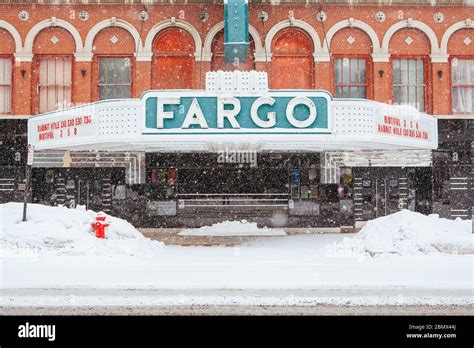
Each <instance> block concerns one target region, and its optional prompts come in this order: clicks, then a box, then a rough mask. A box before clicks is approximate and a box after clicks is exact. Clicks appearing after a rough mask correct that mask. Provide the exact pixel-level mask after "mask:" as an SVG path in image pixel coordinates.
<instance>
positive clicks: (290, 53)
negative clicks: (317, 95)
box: [271, 28, 314, 89]
mask: <svg viewBox="0 0 474 348" xmlns="http://www.w3.org/2000/svg"><path fill="white" fill-rule="evenodd" d="M313 51H314V49H313V43H312V41H311V38H310V37H309V35H308V34H307V33H305V32H304V31H303V30H300V29H296V28H289V29H284V30H282V31H281V32H279V33H278V34H277V35H276V37H275V39H274V40H273V43H272V79H271V85H272V88H273V89H312V88H314V64H313Z"/></svg>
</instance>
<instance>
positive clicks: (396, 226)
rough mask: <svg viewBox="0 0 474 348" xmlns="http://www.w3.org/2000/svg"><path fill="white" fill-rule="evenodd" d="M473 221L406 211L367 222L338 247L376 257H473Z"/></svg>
mask: <svg viewBox="0 0 474 348" xmlns="http://www.w3.org/2000/svg"><path fill="white" fill-rule="evenodd" d="M473 240H474V239H473V234H472V220H461V219H459V218H458V219H457V220H449V219H443V218H439V217H437V216H436V215H430V216H426V215H423V214H420V213H415V212H412V211H409V210H402V211H400V212H397V213H394V214H391V215H387V216H384V217H380V218H377V219H374V220H371V221H369V222H367V224H366V225H365V226H364V227H363V228H362V230H361V231H360V232H359V233H358V234H356V235H355V236H354V237H349V238H345V239H344V240H343V241H342V242H341V243H340V244H339V246H340V247H341V248H342V249H345V250H353V251H359V252H368V253H369V254H370V255H377V254H385V253H392V254H399V255H410V254H429V253H438V252H442V253H447V254H474V245H473Z"/></svg>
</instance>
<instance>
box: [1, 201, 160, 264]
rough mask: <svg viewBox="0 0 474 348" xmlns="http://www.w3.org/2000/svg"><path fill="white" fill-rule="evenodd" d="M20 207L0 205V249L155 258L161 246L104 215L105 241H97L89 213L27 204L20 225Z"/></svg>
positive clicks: (21, 210) (130, 227)
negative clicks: (106, 225) (25, 217)
mask: <svg viewBox="0 0 474 348" xmlns="http://www.w3.org/2000/svg"><path fill="white" fill-rule="evenodd" d="M22 214H23V204H21V203H6V204H0V250H1V251H2V252H3V253H6V254H10V253H15V250H17V251H23V252H25V251H28V250H29V252H32V253H50V254H57V255H67V256H74V255H76V256H78V255H116V254H124V255H141V256H152V255H155V254H156V253H157V252H158V251H159V249H161V247H162V246H163V243H160V242H156V241H151V240H149V239H147V238H145V237H144V236H143V235H142V234H141V233H140V232H139V231H137V230H136V229H135V228H134V227H133V226H132V225H131V224H130V223H128V222H127V221H125V220H122V219H119V218H116V217H112V216H110V215H107V221H108V223H110V226H109V227H108V228H107V232H106V239H98V238H96V237H95V233H94V231H93V229H92V227H91V223H93V222H94V221H95V216H96V212H93V211H91V210H89V211H84V210H80V209H68V208H66V207H49V206H44V205H40V204H28V210H27V221H25V222H22Z"/></svg>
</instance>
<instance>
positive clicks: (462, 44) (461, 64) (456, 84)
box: [448, 29, 474, 114]
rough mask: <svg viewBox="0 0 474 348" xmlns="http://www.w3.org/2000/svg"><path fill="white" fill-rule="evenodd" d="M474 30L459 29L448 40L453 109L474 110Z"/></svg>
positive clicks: (468, 112) (466, 112) (465, 111)
mask: <svg viewBox="0 0 474 348" xmlns="http://www.w3.org/2000/svg"><path fill="white" fill-rule="evenodd" d="M473 41H474V30H472V29H459V30H458V31H456V32H455V33H454V34H453V35H452V36H451V37H450V39H449V41H448V53H449V58H450V62H451V111H452V112H453V114H472V113H473V112H474V45H473V44H469V45H466V42H467V43H470V42H473Z"/></svg>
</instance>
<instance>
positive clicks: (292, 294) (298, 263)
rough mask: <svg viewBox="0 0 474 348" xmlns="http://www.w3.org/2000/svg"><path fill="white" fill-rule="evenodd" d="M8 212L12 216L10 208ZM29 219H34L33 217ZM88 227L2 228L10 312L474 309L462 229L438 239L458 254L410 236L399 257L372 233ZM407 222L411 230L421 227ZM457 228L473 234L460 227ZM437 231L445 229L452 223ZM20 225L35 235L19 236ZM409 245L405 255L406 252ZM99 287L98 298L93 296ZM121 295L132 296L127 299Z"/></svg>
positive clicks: (120, 225)
mask: <svg viewBox="0 0 474 348" xmlns="http://www.w3.org/2000/svg"><path fill="white" fill-rule="evenodd" d="M3 208H4V211H5V210H6V209H5V205H4V207H3ZM8 209H12V208H11V206H10V207H9V208H8ZM15 209H16V208H13V210H15ZM35 209H45V208H44V207H38V206H37V207H36V208H35ZM47 209H62V210H64V211H66V212H68V213H71V214H76V215H78V214H79V213H80V214H88V212H79V213H78V211H76V210H68V209H66V208H47ZM30 211H31V212H32V214H34V213H33V212H34V209H31V210H30ZM13 213H14V212H13ZM80 214H79V215H80ZM79 215H78V216H79ZM2 216H3V217H4V218H5V217H6V215H5V214H3V215H2ZM81 216H82V215H81ZM77 218H78V219H79V217H77ZM84 219H85V218H84ZM407 219H408V217H407ZM426 219H431V218H429V217H426ZM5 220H6V219H5ZM9 220H10V221H11V220H12V219H11V218H10V219H9ZM13 220H14V219H13ZM32 220H35V218H32ZM86 220H87V219H85V220H80V219H79V220H78V221H79V222H77V223H76V225H75V227H71V228H70V229H69V230H67V229H66V230H65V231H67V232H65V233H63V234H64V235H65V236H62V238H59V237H58V236H59V235H60V234H61V233H60V232H58V230H56V231H49V232H48V231H47V229H44V226H43V225H42V223H41V222H40V221H36V222H27V223H14V224H10V223H4V224H3V226H6V227H9V228H10V230H9V231H5V230H4V231H2V240H1V242H2V244H1V245H2V250H1V251H2V259H1V260H2V261H1V262H2V278H1V282H2V286H1V288H2V303H1V306H2V307H3V308H7V307H22V306H26V307H39V306H41V307H54V306H56V307H60V306H67V307H75V306H77V307H81V306H144V307H146V306H180V305H184V306H199V305H218V306H229V305H231V306H232V305H234V306H262V305H263V306H315V305H318V304H322V305H335V306H339V305H344V306H373V305H382V306H387V305H388V306H410V305H412V306H413V305H427V306H449V305H458V306H464V307H465V308H469V307H471V308H472V306H473V304H474V300H473V296H472V295H473V293H472V291H473V254H472V253H471V252H470V248H469V242H470V241H472V239H469V238H472V235H470V234H466V233H465V232H462V231H461V232H460V233H465V234H463V235H462V238H457V239H455V240H454V241H453V240H452V239H453V238H451V239H450V238H447V237H446V236H444V237H441V236H440V235H437V237H436V241H437V243H439V241H442V242H443V245H457V249H455V250H454V251H455V253H452V252H453V249H452V248H451V249H449V248H448V249H446V248H444V249H443V251H439V250H436V248H431V247H429V245H431V244H430V243H427V242H426V241H424V242H423V243H421V242H420V243H418V244H417V243H415V242H413V241H412V242H409V241H410V238H411V239H413V236H411V235H410V233H409V232H410V231H409V229H408V230H406V231H405V234H404V238H403V241H401V242H400V241H399V240H398V239H396V238H395V239H393V240H394V241H395V242H397V243H395V244H393V243H392V244H391V245H392V246H393V245H395V247H396V248H395V249H396V250H395V252H394V251H393V250H392V249H393V248H392V247H391V248H389V249H390V250H388V251H387V245H388V244H387V239H384V242H383V243H381V242H380V241H379V242H378V243H375V242H374V240H373V239H370V241H371V242H372V243H371V244H370V243H368V242H367V238H368V236H370V234H371V233H369V232H370V231H371V230H370V229H367V230H366V232H365V233H364V230H363V231H362V232H361V233H360V234H359V235H344V234H318V235H316V234H310V235H289V236H278V237H271V238H262V239H258V240H256V241H252V242H247V243H244V244H242V245H241V246H238V247H182V246H163V245H162V244H161V243H158V242H154V241H150V240H148V239H146V238H143V236H141V235H136V234H134V233H131V232H130V233H127V234H124V233H123V229H128V228H130V226H128V225H124V222H116V224H115V227H114V228H115V230H114V229H112V231H114V232H113V234H111V239H109V240H107V239H106V240H100V239H97V238H95V237H94V236H93V235H92V234H91V232H87V230H86V226H87V224H88V221H86ZM415 220H416V219H415ZM439 220H444V219H439ZM70 221H71V220H70V219H69V220H68V222H69V223H70ZM409 223H410V224H411V226H413V224H414V223H415V221H414V220H411V221H410V220H409ZM452 223H457V224H459V226H464V227H466V226H467V227H469V226H468V224H465V223H464V222H462V221H460V222H455V221H453V222H452ZM468 223H470V221H469V222H468ZM35 224H36V227H35ZM434 224H435V225H443V224H444V225H446V226H447V224H451V222H449V221H448V222H446V221H442V223H440V222H439V221H438V222H437V223H436V222H435V223H434ZM15 225H20V226H27V227H28V229H27V230H22V229H21V228H20V227H18V226H17V227H16V229H15ZM42 226H43V227H42ZM50 226H52V225H50ZM81 226H82V227H81ZM456 226H457V225H456ZM12 228H13V229H12ZM51 228H53V227H51ZM81 228H84V231H86V232H81ZM88 228H89V227H87V229H88ZM131 228H133V227H131ZM377 228H378V227H377ZM396 228H399V227H397V226H396ZM371 229H372V230H373V228H371ZM367 231H369V232H367ZM407 231H408V232H407ZM467 232H469V231H467ZM14 233H17V234H18V235H20V236H23V237H22V238H23V239H22V240H23V242H24V243H17V244H14V243H12V241H13V240H14V239H12V238H13V237H12V235H14ZM81 233H82V234H81ZM84 233H85V234H84ZM111 233H112V232H111ZM137 233H138V232H137ZM383 233H385V234H386V235H390V233H392V232H390V229H386V231H385V232H383V231H381V232H379V236H382V235H383ZM437 233H438V234H441V233H443V232H442V231H441V230H439V231H438V232H437ZM449 233H451V231H449ZM28 234H30V235H31V236H36V239H35V238H30V239H29V240H30V244H28V243H26V242H25V241H27V240H28V239H27V238H26V237H25V236H27V235H28ZM427 235H429V234H427ZM453 235H455V232H453V233H452V234H451V236H453ZM41 236H42V237H41ZM45 236H48V238H45ZM52 236H54V238H53V237H52ZM392 237H393V236H392ZM418 237H419V235H418ZM41 238H43V239H41ZM55 238H56V239H55ZM433 238H434V237H433ZM40 239H41V240H40ZM58 240H60V243H59V244H58ZM460 240H461V241H462V240H467V243H468V247H465V246H464V247H461V246H462V245H464V244H465V243H464V244H462V243H461V244H462V245H460V244H459V241H460ZM45 241H46V242H47V243H46V246H45V245H44V242H45ZM127 242H133V243H130V245H131V246H132V247H129V248H127ZM42 243H43V244H42ZM48 243H49V244H48ZM55 243H56V244H57V245H56V246H55V247H51V246H52V245H55ZM58 245H59V246H58ZM374 245H375V246H377V248H378V249H377V248H376V249H377V250H378V251H379V252H375V251H376V250H375V249H373V247H374ZM406 245H409V247H406ZM417 245H418V246H419V247H416V246H417ZM420 245H421V247H420ZM41 246H42V247H41ZM367 246H371V247H372V249H370V250H369V249H367ZM380 246H384V247H385V249H383V248H382V249H381V248H380ZM403 246H405V249H407V252H402V249H400V247H403ZM415 247H416V248H415ZM471 247H472V244H471ZM364 248H365V249H364ZM397 248H398V249H397ZM374 250H375V251H374ZM447 250H448V251H449V252H450V253H448V252H447ZM396 251H398V252H396ZM34 289H37V292H35V291H34ZM47 289H54V290H51V292H49V291H48V290H47ZM94 289H96V290H97V291H98V292H97V295H94V292H90V293H87V291H89V290H90V291H92V290H94ZM127 289H128V290H127ZM86 290H87V291H86ZM78 291H79V292H78ZM81 291H85V292H81ZM114 291H115V292H114ZM121 291H122V292H121ZM123 291H126V292H127V291H128V293H127V295H126V296H122V295H123V294H124V293H123ZM140 291H141V292H140ZM466 306H467V307H466Z"/></svg>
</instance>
